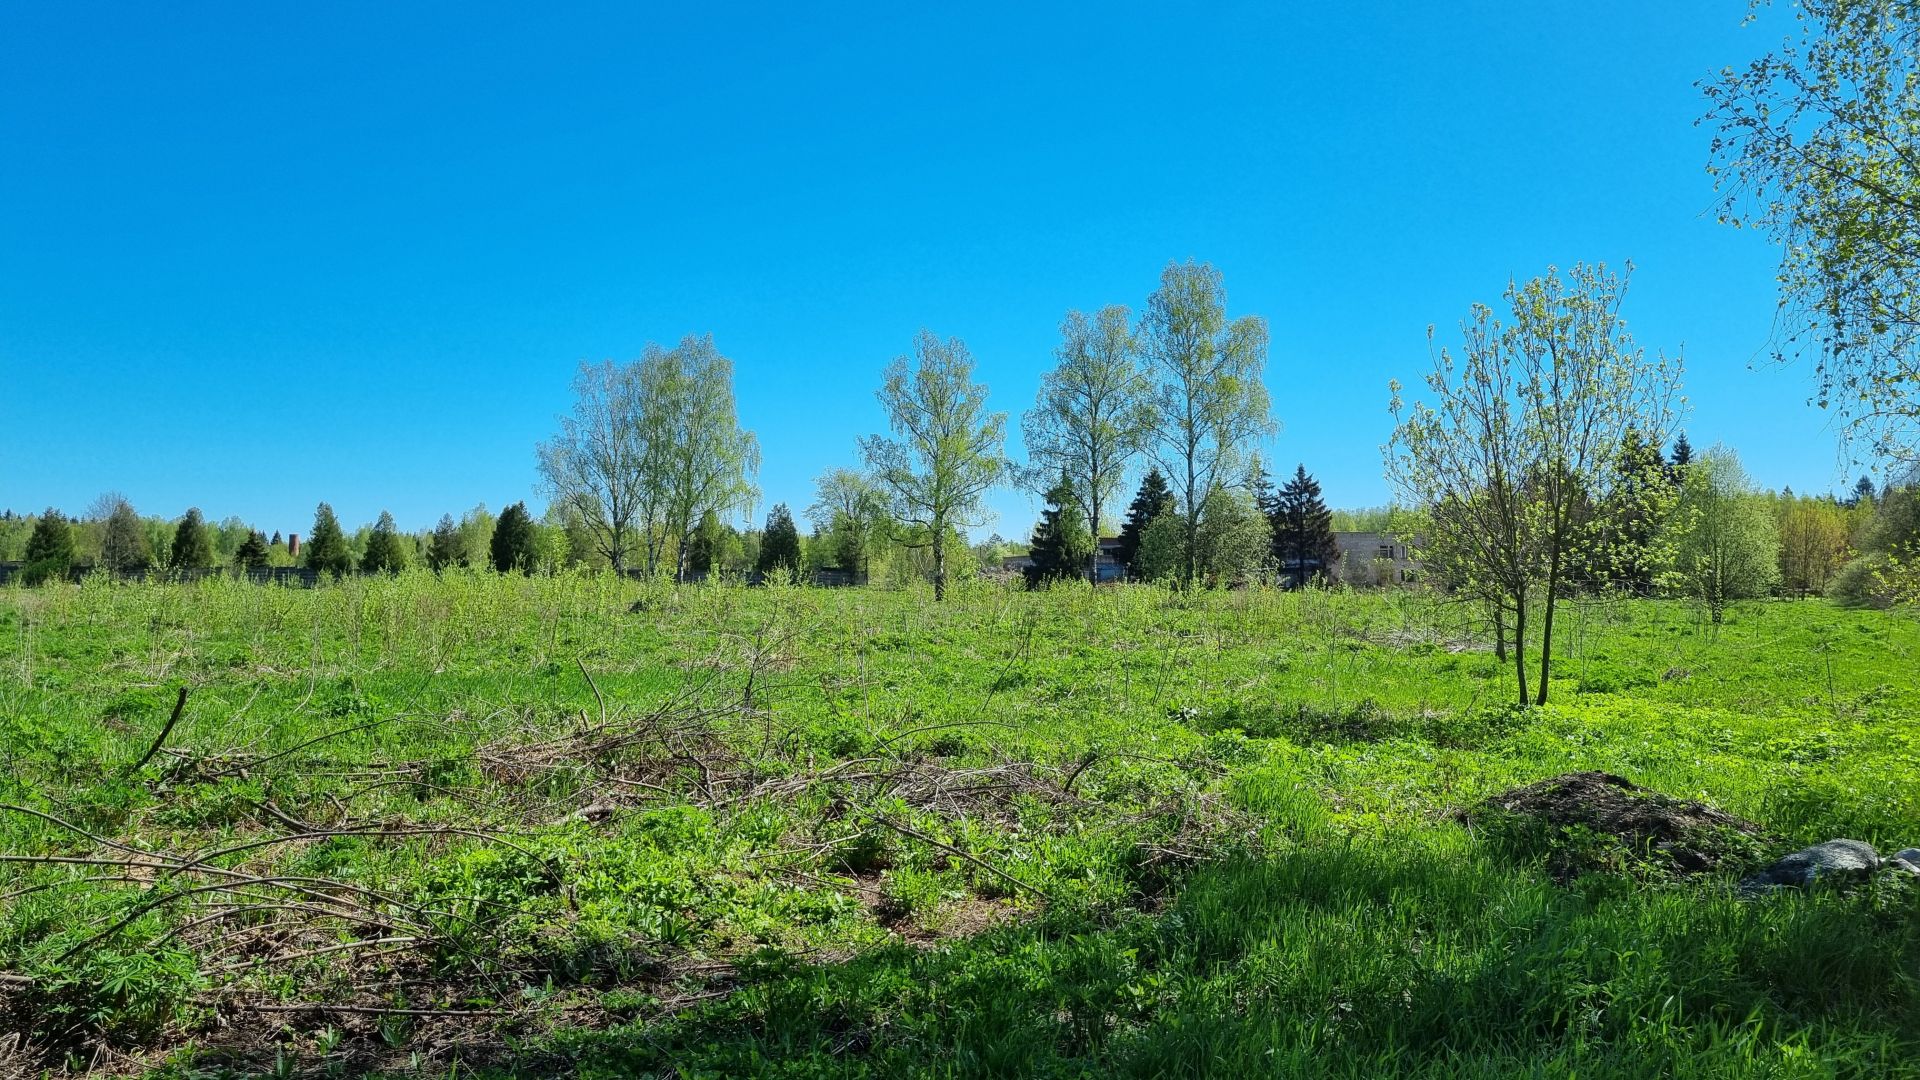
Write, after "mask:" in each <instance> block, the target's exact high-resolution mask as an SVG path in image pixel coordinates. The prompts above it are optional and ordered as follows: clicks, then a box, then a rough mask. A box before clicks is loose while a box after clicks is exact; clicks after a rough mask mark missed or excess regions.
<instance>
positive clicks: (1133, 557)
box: [1114, 468, 1174, 576]
mask: <svg viewBox="0 0 1920 1080" xmlns="http://www.w3.org/2000/svg"><path fill="white" fill-rule="evenodd" d="M1173 511H1174V500H1173V489H1172V488H1170V487H1168V486H1167V478H1166V477H1164V476H1162V475H1160V470H1159V469H1158V468H1154V469H1150V470H1148V471H1147V476H1146V479H1144V480H1142V481H1141V482H1140V490H1139V492H1137V493H1136V494H1135V495H1134V497H1133V504H1132V505H1131V506H1129V507H1127V520H1126V523H1125V524H1123V525H1122V526H1121V527H1120V544H1119V549H1118V550H1117V551H1116V552H1115V553H1114V554H1115V556H1116V557H1117V558H1118V559H1119V560H1120V564H1121V565H1122V566H1125V567H1126V568H1127V573H1128V574H1130V575H1134V576H1138V570H1137V568H1136V567H1135V566H1134V563H1135V562H1136V561H1138V559H1139V556H1140V537H1141V536H1142V535H1143V534H1144V533H1145V532H1146V529H1147V526H1148V525H1151V524H1153V522H1154V520H1155V519H1156V518H1159V517H1162V516H1163V515H1166V514H1171V513H1173Z"/></svg>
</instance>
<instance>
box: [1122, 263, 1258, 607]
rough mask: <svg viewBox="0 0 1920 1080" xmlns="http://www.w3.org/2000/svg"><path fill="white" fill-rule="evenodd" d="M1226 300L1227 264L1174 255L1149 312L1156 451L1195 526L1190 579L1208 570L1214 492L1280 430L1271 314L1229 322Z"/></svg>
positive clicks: (1144, 344)
mask: <svg viewBox="0 0 1920 1080" xmlns="http://www.w3.org/2000/svg"><path fill="white" fill-rule="evenodd" d="M1226 307H1227V295H1226V290H1225V288H1224V287H1223V286H1222V284H1221V281H1220V272H1219V271H1218V270H1215V269H1214V268H1213V267H1212V266H1209V265H1206V264H1204V263H1193V262H1188V263H1185V264H1181V263H1168V264H1167V268H1166V270H1165V271H1163V272H1162V273H1161V275H1160V288H1159V289H1158V290H1157V291H1156V292H1155V293H1154V294H1153V296H1152V297H1151V298H1150V299H1149V300H1148V301H1147V310H1146V314H1145V315H1144V316H1142V318H1141V320H1140V330H1139V340H1140V346H1141V349H1142V351H1143V352H1144V353H1145V355H1146V359H1147V364H1148V368H1149V378H1150V379H1152V380H1153V381H1154V382H1156V383H1157V386H1156V387H1155V389H1154V391H1153V395H1152V402H1153V408H1154V426H1153V441H1152V444H1151V445H1152V453H1153V456H1154V459H1155V460H1156V461H1158V462H1159V464H1160V466H1161V468H1162V469H1163V470H1164V471H1165V473H1166V476H1167V479H1168V481H1169V482H1170V483H1171V486H1172V488H1173V494H1174V498H1175V500H1176V501H1177V502H1178V504H1179V507H1180V513H1181V515H1182V519H1183V523H1184V526H1185V531H1184V536H1185V551H1184V552H1183V553H1182V572H1181V580H1182V582H1183V583H1185V584H1191V583H1192V582H1193V581H1194V579H1195V577H1196V576H1197V575H1198V573H1199V562H1198V559H1199V537H1200V531H1201V529H1202V528H1204V527H1205V524H1206V521H1205V514H1206V501H1207V497H1208V496H1209V495H1210V494H1211V493H1212V492H1213V489H1214V488H1216V487H1219V486H1223V485H1225V484H1227V483H1229V482H1230V481H1232V480H1235V479H1237V478H1238V477H1239V476H1240V474H1241V470H1242V467H1243V466H1244V465H1245V463H1246V458H1247V454H1248V452H1249V450H1250V449H1251V447H1252V445H1253V444H1254V443H1255V442H1256V441H1257V440H1259V439H1261V438H1263V437H1265V436H1267V435H1270V434H1272V433H1273V432H1274V431H1275V430H1276V428H1275V425H1274V423H1273V420H1272V418H1271V416H1270V415H1269V410H1270V407H1271V402H1270V399H1269V397H1268V395H1267V388H1266V386H1265V384H1264V383H1262V382H1261V372H1262V369H1264V368H1265V367H1266V362H1267V323H1266V320H1265V319H1262V318H1260V317H1259V316H1257V315H1244V316H1241V317H1240V318H1238V319H1235V320H1233V321H1232V322H1228V321H1227V314H1226Z"/></svg>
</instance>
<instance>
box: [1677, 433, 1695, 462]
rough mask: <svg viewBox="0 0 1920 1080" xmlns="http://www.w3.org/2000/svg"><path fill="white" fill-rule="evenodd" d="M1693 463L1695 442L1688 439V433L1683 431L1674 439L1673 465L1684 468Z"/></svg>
mask: <svg viewBox="0 0 1920 1080" xmlns="http://www.w3.org/2000/svg"><path fill="white" fill-rule="evenodd" d="M1691 464H1693V444H1692V443H1690V442H1688V441H1687V433H1686V432H1684V431H1683V432H1681V433H1680V434H1679V436H1678V437H1676V438H1675V439H1674V440H1673V467H1674V468H1676V469H1684V468H1686V467H1687V466H1688V465H1691Z"/></svg>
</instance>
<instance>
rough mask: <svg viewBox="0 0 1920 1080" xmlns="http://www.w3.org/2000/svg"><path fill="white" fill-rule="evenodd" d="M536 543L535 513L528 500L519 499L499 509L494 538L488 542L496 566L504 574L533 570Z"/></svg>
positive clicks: (526, 572) (528, 572) (494, 527)
mask: <svg viewBox="0 0 1920 1080" xmlns="http://www.w3.org/2000/svg"><path fill="white" fill-rule="evenodd" d="M537 547H538V545H536V544H535V543H534V535H533V515H532V514H529V513H527V504H526V503H523V502H517V503H514V504H513V505H512V506H509V507H507V508H506V509H505V510H502V511H500V520H499V521H496V522H495V523H494V526H493V539H492V540H491V541H490V542H489V543H488V548H489V549H490V553H491V554H492V556H493V568H494V569H495V570H498V571H500V572H501V573H503V574H507V573H512V572H513V571H515V570H518V571H520V572H521V573H525V574H531V573H533V568H534V558H535V556H536V554H537Z"/></svg>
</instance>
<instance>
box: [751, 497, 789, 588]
mask: <svg viewBox="0 0 1920 1080" xmlns="http://www.w3.org/2000/svg"><path fill="white" fill-rule="evenodd" d="M754 569H755V570H758V571H760V573H761V575H762V576H763V577H766V576H773V575H780V574H785V575H793V574H797V573H799V571H800V529H799V527H798V526H796V525H795V524H794V523H793V513H792V512H791V511H789V510H788V509H787V504H786V503H777V504H775V506H774V508H773V509H772V510H769V511H767V527H766V529H765V531H763V532H762V533H761V535H760V557H759V558H758V559H757V560H756V561H755V563H754Z"/></svg>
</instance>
